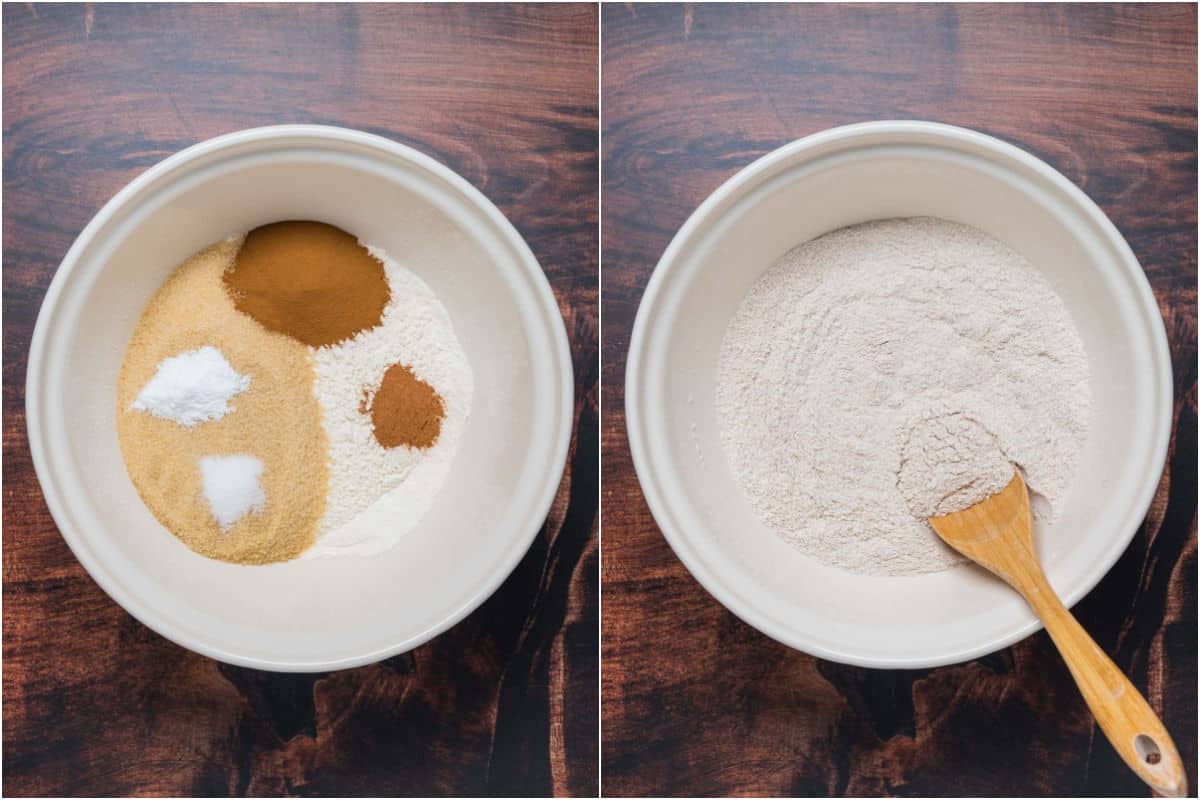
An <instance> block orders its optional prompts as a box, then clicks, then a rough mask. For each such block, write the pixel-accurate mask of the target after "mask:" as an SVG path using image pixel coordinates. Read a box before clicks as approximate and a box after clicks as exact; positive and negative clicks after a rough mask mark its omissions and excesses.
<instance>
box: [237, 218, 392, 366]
mask: <svg viewBox="0 0 1200 800" xmlns="http://www.w3.org/2000/svg"><path fill="white" fill-rule="evenodd" d="M223 278H224V281H225V288H226V289H227V290H228V292H229V295H230V297H231V298H232V300H233V302H234V305H235V306H236V307H237V310H238V311H241V312H242V313H244V314H246V315H248V316H250V317H251V318H253V319H254V320H257V321H258V323H259V324H261V325H262V326H263V327H264V328H266V329H267V330H269V331H275V332H277V333H282V334H286V335H287V336H290V337H292V338H293V339H296V340H298V341H300V342H303V343H304V344H306V345H309V346H311V347H324V346H325V345H330V344H336V343H338V342H341V341H345V340H346V339H350V338H352V337H353V336H355V335H356V334H358V333H360V332H361V331H365V330H369V329H370V328H374V327H375V326H377V325H378V324H379V322H380V319H381V318H382V317H383V309H384V307H385V306H386V305H387V303H388V300H389V298H390V297H391V290H390V289H389V287H388V281H387V276H386V275H385V274H384V270H383V264H382V263H380V261H379V260H378V259H376V258H375V257H374V256H372V255H371V254H370V253H369V252H367V249H366V248H365V247H363V246H362V245H361V244H359V243H358V240H357V239H355V238H354V237H353V236H351V235H350V234H348V233H346V232H345V231H344V230H342V229H341V228H336V227H334V226H333V225H326V224H325V223H323V222H308V221H297V220H293V221H288V222H276V223H273V224H271V225H263V226H262V227H260V228H255V229H254V230H252V231H250V233H248V234H246V238H245V241H244V243H243V244H242V248H241V251H240V252H238V254H237V258H236V259H235V260H234V263H233V266H232V267H231V268H230V269H229V270H227V271H226V272H225V274H224V276H223Z"/></svg>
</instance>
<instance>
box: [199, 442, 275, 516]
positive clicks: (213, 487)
mask: <svg viewBox="0 0 1200 800" xmlns="http://www.w3.org/2000/svg"><path fill="white" fill-rule="evenodd" d="M262 472H263V463H262V462H261V461H259V460H258V459H257V458H255V457H254V456H248V455H244V454H238V455H233V456H204V457H203V458H201V459H200V480H201V483H202V484H203V487H204V499H205V500H207V501H208V508H209V510H210V511H211V512H212V515H213V517H214V518H215V519H216V520H217V523H218V524H220V526H221V530H223V531H228V530H229V529H230V528H232V527H233V525H234V523H236V522H237V521H238V520H239V519H241V518H242V517H244V516H246V515H247V514H249V513H251V512H255V513H259V512H261V511H262V510H263V509H264V508H265V507H266V505H267V495H266V493H265V492H263V487H262V483H261V482H260V481H259V478H261V477H262Z"/></svg>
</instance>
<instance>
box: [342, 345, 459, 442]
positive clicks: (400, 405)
mask: <svg viewBox="0 0 1200 800" xmlns="http://www.w3.org/2000/svg"><path fill="white" fill-rule="evenodd" d="M358 410H359V412H360V413H363V414H370V415H371V425H372V427H373V428H374V432H375V441H377V442H379V444H380V445H382V446H383V447H388V448H391V447H401V446H403V447H420V448H423V449H424V448H428V447H432V446H433V443H434V442H436V441H437V439H438V436H439V435H440V434H441V432H442V418H443V417H445V416H446V404H445V403H443V402H442V398H441V397H440V396H439V395H438V393H437V390H435V389H434V388H433V387H432V386H430V385H429V384H428V383H426V382H425V381H423V380H421V379H420V378H418V377H417V376H416V375H414V374H413V371H412V368H411V367H409V366H407V365H405V364H392V365H391V366H390V367H388V368H387V372H385V373H383V381H382V383H381V384H380V386H379V388H378V389H376V390H375V391H373V392H372V391H368V390H365V389H364V390H363V397H362V402H360V403H359V405H358Z"/></svg>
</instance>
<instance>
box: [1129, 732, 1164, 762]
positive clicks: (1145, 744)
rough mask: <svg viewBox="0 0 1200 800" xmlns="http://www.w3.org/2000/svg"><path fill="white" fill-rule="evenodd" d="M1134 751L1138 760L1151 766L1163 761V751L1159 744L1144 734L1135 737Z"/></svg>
mask: <svg viewBox="0 0 1200 800" xmlns="http://www.w3.org/2000/svg"><path fill="white" fill-rule="evenodd" d="M1133 749H1134V751H1135V752H1136V753H1137V754H1138V758H1140V759H1141V760H1142V761H1145V762H1146V763H1147V764H1150V765H1151V766H1153V765H1154V764H1157V763H1159V762H1160V761H1162V750H1160V749H1159V747H1158V742H1156V741H1154V739H1153V738H1152V737H1150V736H1148V735H1146V734H1144V733H1139V734H1138V735H1137V736H1135V737H1133Z"/></svg>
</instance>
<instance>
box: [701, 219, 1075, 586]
mask: <svg viewBox="0 0 1200 800" xmlns="http://www.w3.org/2000/svg"><path fill="white" fill-rule="evenodd" d="M716 395H717V397H716V399H717V411H718V417H719V420H720V433H721V441H722V445H723V448H724V450H725V453H726V455H727V458H728V459H729V462H730V465H731V467H732V469H733V472H734V474H735V475H736V477H737V479H738V481H739V482H740V483H741V486H742V488H743V490H744V491H745V494H746V496H747V498H748V499H749V501H750V503H751V505H752V506H753V507H754V509H755V510H756V511H757V513H758V514H759V516H760V518H761V519H762V521H763V522H764V523H765V524H766V525H767V526H768V527H769V528H771V529H772V530H774V531H775V532H776V533H778V534H779V535H780V536H782V537H783V538H784V539H786V540H787V541H788V542H790V543H791V544H792V545H794V546H795V547H796V548H798V549H799V550H800V551H802V552H803V553H805V554H806V555H809V556H811V557H813V558H817V559H819V560H821V561H823V562H825V563H828V564H832V565H834V566H837V567H840V568H843V569H846V570H850V571H852V572H858V573H867V574H879V575H915V574H920V573H926V572H936V571H939V570H943V569H946V568H948V567H951V566H954V565H955V564H957V563H960V562H961V561H962V560H963V559H962V558H961V557H960V556H958V555H957V554H956V553H954V552H953V551H952V550H951V549H950V548H949V547H946V546H945V545H944V544H942V543H941V541H940V540H938V539H937V536H936V535H935V534H934V533H933V531H932V530H931V529H930V528H929V526H928V524H927V522H926V521H925V520H926V518H927V517H928V516H931V515H933V514H945V513H950V512H952V511H957V510H961V509H962V508H966V507H967V506H970V505H972V504H974V503H976V502H978V501H980V500H982V499H984V498H986V497H988V496H990V495H992V494H995V493H996V492H997V491H999V489H1001V488H1003V487H1004V485H1005V484H1007V482H1008V480H1009V479H1011V477H1012V466H1013V465H1016V466H1017V467H1018V468H1020V469H1021V471H1022V473H1023V474H1024V476H1025V480H1026V482H1027V483H1028V485H1029V488H1030V490H1031V492H1034V493H1035V494H1036V495H1040V500H1039V499H1038V498H1037V497H1035V501H1036V502H1035V503H1034V516H1035V521H1037V520H1041V521H1043V522H1045V521H1049V520H1050V519H1052V517H1053V514H1054V510H1055V505H1056V503H1058V502H1059V500H1060V499H1061V498H1062V497H1063V496H1064V494H1065V493H1066V491H1067V490H1068V488H1069V486H1070V483H1071V478H1072V475H1073V473H1074V471H1075V465H1076V462H1077V461H1078V458H1079V454H1080V452H1081V450H1082V449H1083V445H1084V441H1085V439H1086V436H1087V429H1088V422H1089V418H1090V412H1091V395H1090V389H1089V384H1088V364H1087V357H1086V354H1085V353H1084V349H1083V343H1082V341H1081V340H1080V337H1079V333H1078V332H1077V331H1076V330H1075V328H1074V325H1073V323H1072V322H1071V319H1070V316H1069V315H1068V313H1067V309H1066V307H1065V306H1064V305H1063V302H1062V300H1061V299H1059V297H1058V296H1057V295H1056V294H1055V292H1054V290H1053V289H1052V288H1051V287H1050V285H1049V283H1047V281H1046V280H1045V278H1043V277H1042V275H1041V274H1040V273H1039V272H1038V271H1037V270H1036V269H1035V268H1034V267H1033V266H1031V265H1030V264H1029V263H1028V262H1027V261H1026V260H1025V259H1024V258H1022V257H1021V256H1020V255H1018V254H1017V253H1016V252H1014V251H1013V250H1011V249H1010V248H1008V247H1007V246H1006V245H1004V244H1002V243H1001V242H999V241H997V240H995V239H993V238H991V237H990V236H987V235H986V234H984V233H983V232H981V231H979V230H976V229H974V228H971V227H968V226H965V225H959V224H956V223H951V222H947V221H945V220H940V219H934V218H912V219H893V220H885V221H880V222H872V223H867V224H864V225H856V226H853V227H849V228H843V229H841V230H837V231H834V232H832V233H830V234H827V235H825V236H821V237H819V238H817V239H814V240H813V241H810V242H807V243H805V244H803V245H801V246H799V247H797V248H795V249H794V250H792V251H790V252H788V253H787V254H786V255H784V256H783V257H782V258H781V259H780V260H779V261H778V262H777V263H776V264H774V265H773V266H772V267H771V268H770V269H768V270H767V271H766V272H765V273H764V274H763V276H762V277H761V278H760V279H759V280H758V282H757V283H756V284H755V285H754V286H753V288H752V289H751V290H750V292H749V294H748V295H747V296H746V298H745V300H744V301H743V302H742V305H741V306H740V307H739V309H738V311H737V313H736V314H735V315H734V318H733V320H732V321H731V322H730V325H729V328H728V330H727V331H726V334H725V338H724V341H723V343H722V347H721V355H720V363H719V367H718V382H717V393H716Z"/></svg>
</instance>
